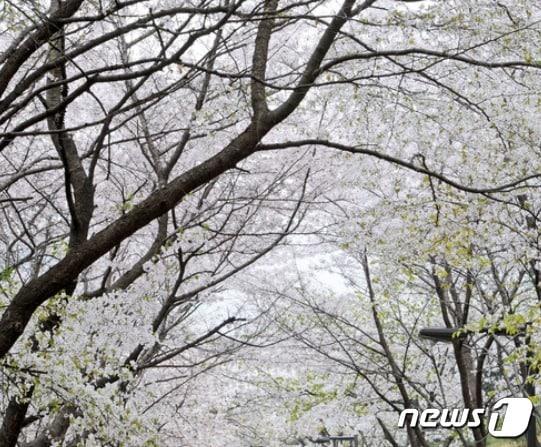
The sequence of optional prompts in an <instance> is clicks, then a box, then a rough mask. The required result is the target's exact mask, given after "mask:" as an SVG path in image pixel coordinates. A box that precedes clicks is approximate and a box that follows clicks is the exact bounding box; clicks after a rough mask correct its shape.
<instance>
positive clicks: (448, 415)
mask: <svg viewBox="0 0 541 447" xmlns="http://www.w3.org/2000/svg"><path fill="white" fill-rule="evenodd" d="M504 406H505V407H506V410H505V414H504V415H503V416H502V415H501V414H500V413H499V412H497V411H496V410H500V409H501V408H502V407H504ZM532 412H533V405H532V402H531V401H530V399H527V398H525V397H505V398H503V399H500V400H499V401H498V402H496V403H495V404H494V405H493V407H492V411H491V412H490V416H489V420H488V432H489V433H490V434H491V435H492V436H494V437H495V438H516V437H517V436H521V435H523V434H524V432H525V431H526V429H527V428H528V424H529V422H530V417H531V416H532ZM485 414H486V410H485V409H484V408H475V409H473V410H470V409H464V410H459V409H457V408H455V409H453V410H449V409H443V410H438V409H437V408H427V409H426V410H423V411H422V412H419V410H416V409H413V408H406V409H405V410H403V411H402V412H401V413H400V417H399V419H398V426H399V427H400V428H404V427H405V426H406V423H408V424H409V426H410V427H416V426H417V425H419V426H420V427H424V428H436V427H438V426H439V427H443V428H462V427H466V426H467V427H470V428H475V427H479V425H481V417H482V416H484V415H485Z"/></svg>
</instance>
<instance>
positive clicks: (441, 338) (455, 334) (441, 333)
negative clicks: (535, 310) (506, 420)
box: [419, 327, 539, 447]
mask: <svg viewBox="0 0 541 447" xmlns="http://www.w3.org/2000/svg"><path fill="white" fill-rule="evenodd" d="M482 332H486V333H488V331H486V330H485V331H482ZM474 333H478V332H473V331H470V330H468V329H464V328H460V327H455V328H447V327H427V328H422V329H421V330H420V331H419V337H421V338H425V339H428V340H432V341H434V342H436V343H438V342H443V343H451V342H453V341H454V340H460V339H463V338H466V337H467V336H468V335H471V334H474ZM490 334H491V335H496V336H504V337H509V336H510V334H508V333H507V331H506V330H505V329H499V330H495V331H491V332H490ZM518 335H525V331H524V330H522V331H520V332H519V333H518ZM528 352H529V351H528ZM525 388H526V393H527V394H528V396H534V395H535V386H534V385H533V384H528V383H526V384H525ZM526 445H527V447H539V444H538V442H537V429H536V421H535V414H532V416H531V418H530V423H529V424H528V429H527V431H526Z"/></svg>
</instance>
